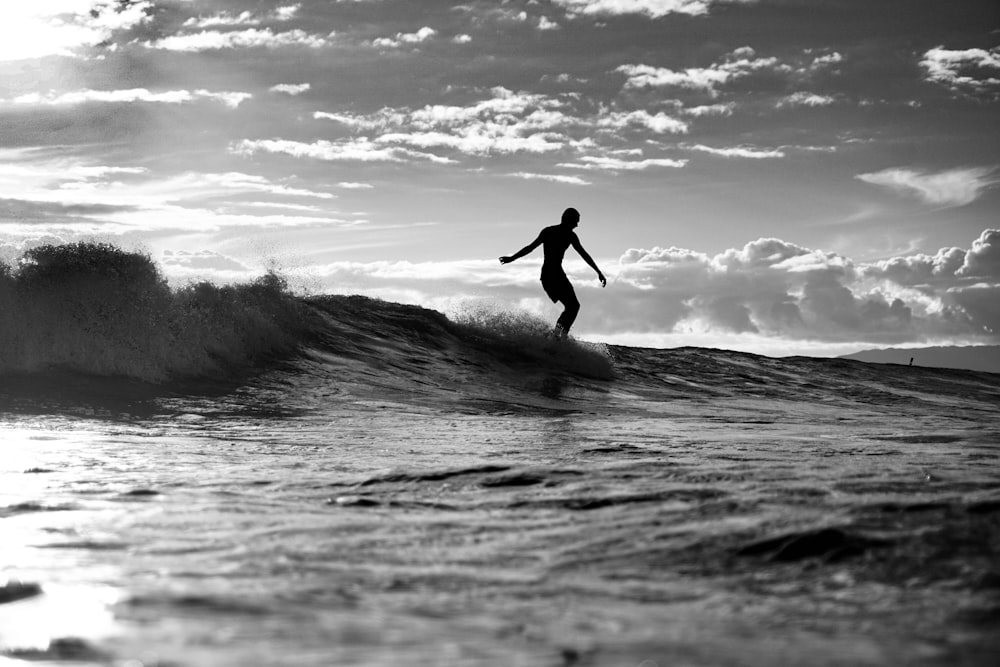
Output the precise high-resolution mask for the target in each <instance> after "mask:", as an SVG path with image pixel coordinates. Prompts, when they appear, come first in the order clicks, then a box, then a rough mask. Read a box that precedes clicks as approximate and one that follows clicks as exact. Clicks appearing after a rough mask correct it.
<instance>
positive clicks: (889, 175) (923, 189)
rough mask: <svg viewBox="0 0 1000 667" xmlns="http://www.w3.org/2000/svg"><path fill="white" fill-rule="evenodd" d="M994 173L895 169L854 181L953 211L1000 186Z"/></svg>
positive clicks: (981, 169)
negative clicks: (928, 171) (955, 207)
mask: <svg viewBox="0 0 1000 667" xmlns="http://www.w3.org/2000/svg"><path fill="white" fill-rule="evenodd" d="M995 173H996V170H995V169H993V168H988V167H971V168H959V169H949V170H947V171H941V172H937V173H925V172H922V171H917V170H915V169H906V168H900V167H895V168H891V169H884V170H882V171H878V172H874V173H869V174H858V175H857V176H856V178H857V179H859V180H861V181H864V182H865V183H871V184H872V185H878V186H882V187H885V188H888V189H890V190H892V191H894V192H899V193H902V194H910V195H915V196H916V197H918V198H919V199H921V200H923V201H924V202H926V203H928V204H933V205H935V206H945V207H952V206H964V205H966V204H971V203H972V202H974V201H975V200H976V199H978V198H979V197H980V195H982V193H983V192H984V191H985V190H986V189H988V188H990V187H992V186H993V185H995V184H996V183H998V182H1000V181H998V179H997V178H996V177H995Z"/></svg>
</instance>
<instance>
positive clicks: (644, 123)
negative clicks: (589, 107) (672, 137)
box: [596, 109, 688, 134]
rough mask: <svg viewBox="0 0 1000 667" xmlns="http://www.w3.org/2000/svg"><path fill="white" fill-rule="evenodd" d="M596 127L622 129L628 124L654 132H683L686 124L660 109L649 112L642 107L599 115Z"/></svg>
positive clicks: (685, 129)
mask: <svg viewBox="0 0 1000 667" xmlns="http://www.w3.org/2000/svg"><path fill="white" fill-rule="evenodd" d="M596 125H597V127H600V128H611V129H615V130H622V129H625V128H627V127H629V126H638V127H642V128H645V129H647V130H650V131H652V132H654V133H656V134H685V133H686V132H687V131H688V124H687V123H685V122H684V121H682V120H678V119H676V118H673V117H671V116H668V115H667V114H665V113H663V112H662V111H661V112H659V113H657V114H655V115H654V114H650V113H649V112H648V111H646V110H644V109H639V110H636V111H627V112H626V111H619V112H612V113H608V114H604V115H601V116H599V117H598V118H597V121H596Z"/></svg>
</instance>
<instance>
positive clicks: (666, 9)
mask: <svg viewBox="0 0 1000 667" xmlns="http://www.w3.org/2000/svg"><path fill="white" fill-rule="evenodd" d="M728 1H729V2H740V1H742V2H752V1H753V0H728ZM553 2H554V3H555V4H556V5H559V6H561V7H565V8H566V11H567V13H569V14H570V15H571V16H574V15H576V16H579V15H596V16H608V15H610V16H615V15H621V14H641V15H645V16H648V17H650V18H661V17H663V16H667V15H669V14H687V15H689V16H699V15H702V14H707V13H708V11H709V8H710V7H711V6H712V5H713V4H718V3H719V0H553Z"/></svg>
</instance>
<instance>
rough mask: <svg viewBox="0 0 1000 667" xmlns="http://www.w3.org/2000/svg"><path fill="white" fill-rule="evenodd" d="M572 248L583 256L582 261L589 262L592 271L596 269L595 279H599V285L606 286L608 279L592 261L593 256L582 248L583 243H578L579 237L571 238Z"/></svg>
mask: <svg viewBox="0 0 1000 667" xmlns="http://www.w3.org/2000/svg"><path fill="white" fill-rule="evenodd" d="M573 248H574V249H575V250H576V251H577V252H578V253H580V257H583V261H585V262H586V263H587V264H589V265H590V268H592V269H593V270H594V271H597V279H598V280H600V281H601V287H604V286H606V285H607V284H608V279H607V278H605V277H604V274H603V273H601V270H600V269H599V268H597V263H596V262H595V261H594V258H593V257H591V256H590V254H589V253H588V252H587V251H586V250H584V249H583V245H582V244H581V243H580V239H578V238H574V239H573Z"/></svg>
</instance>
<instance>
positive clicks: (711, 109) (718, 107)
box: [682, 102, 736, 118]
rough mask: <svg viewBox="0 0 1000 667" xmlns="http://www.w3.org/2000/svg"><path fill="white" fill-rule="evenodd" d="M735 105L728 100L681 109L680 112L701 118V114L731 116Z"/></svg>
mask: <svg viewBox="0 0 1000 667" xmlns="http://www.w3.org/2000/svg"><path fill="white" fill-rule="evenodd" d="M735 106H736V105H735V104H734V103H733V102H728V103H726V104H703V105H700V106H696V107H688V108H687V109H683V110H682V113H684V114H686V115H688V116H694V117H695V118H701V117H703V116H731V115H732V114H733V108H735Z"/></svg>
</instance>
